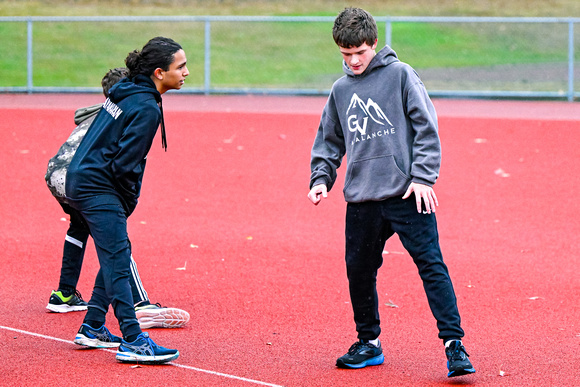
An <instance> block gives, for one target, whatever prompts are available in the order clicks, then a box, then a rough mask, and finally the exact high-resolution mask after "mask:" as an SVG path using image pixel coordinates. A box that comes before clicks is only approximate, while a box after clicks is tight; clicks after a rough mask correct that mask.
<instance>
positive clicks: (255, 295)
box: [0, 94, 580, 387]
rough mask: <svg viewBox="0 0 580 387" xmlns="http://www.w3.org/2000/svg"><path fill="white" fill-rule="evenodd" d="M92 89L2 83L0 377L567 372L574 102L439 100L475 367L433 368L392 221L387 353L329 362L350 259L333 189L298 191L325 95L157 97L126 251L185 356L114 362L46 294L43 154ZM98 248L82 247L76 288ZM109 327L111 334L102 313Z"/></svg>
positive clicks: (20, 380) (574, 225) (359, 379)
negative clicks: (182, 323) (355, 362)
mask: <svg viewBox="0 0 580 387" xmlns="http://www.w3.org/2000/svg"><path fill="white" fill-rule="evenodd" d="M100 101H101V97H100V96H98V95H43V94H40V95H0V163H1V165H2V173H1V174H0V197H1V198H2V200H0V214H1V215H2V222H0V262H1V268H2V270H1V271H0V310H1V313H0V343H1V344H0V348H1V353H2V359H1V360H0V373H1V375H2V379H1V382H0V384H2V385H6V386H32V385H39V384H42V385H43V386H46V387H49V386H78V385H84V386H108V385H118V386H131V385H165V386H251V385H283V386H371V385H384V386H442V385H449V384H451V385H480V386H574V385H580V373H579V372H578V370H579V369H580V306H579V305H580V304H579V303H578V297H579V295H580V279H579V278H580V277H579V275H578V273H579V272H580V262H579V254H578V251H580V239H579V238H578V234H579V232H580V221H579V220H578V216H577V213H578V211H579V209H580V205H579V201H578V192H580V179H579V178H578V166H579V161H578V160H580V158H579V156H580V151H579V147H578V144H579V143H580V104H578V103H567V102H513V101H468V100H444V99H443V100H435V101H434V103H435V106H436V108H437V110H438V114H439V126H440V135H441V140H442V147H443V164H442V169H441V177H440V179H439V181H438V182H437V184H436V185H435V191H436V193H437V196H438V198H439V202H440V206H439V208H438V209H437V216H438V223H439V232H440V239H441V246H442V249H443V255H444V259H445V261H446V263H447V265H448V266H449V269H450V273H451V278H452V280H453V282H454V286H455V290H456V293H457V296H458V302H459V310H460V313H461V315H462V324H463V327H464V329H465V331H466V337H465V339H464V344H465V345H466V348H467V350H468V352H469V353H470V355H471V360H472V362H473V364H474V366H475V368H476V369H477V373H476V374H474V375H470V376H463V377H458V378H454V379H448V378H447V377H446V374H447V369H446V359H445V355H444V352H443V346H442V344H441V342H440V341H439V340H438V339H437V330H436V325H435V321H434V319H433V317H432V316H431V314H430V311H429V309H428V305H427V301H426V297H425V295H424V292H423V289H422V284H421V282H420V280H419V276H418V274H417V270H416V268H415V267H414V265H413V263H412V260H411V259H410V257H409V256H408V254H407V253H406V252H405V250H404V249H403V248H402V246H401V244H400V242H399V241H398V239H397V238H396V237H394V238H392V240H390V241H389V242H387V245H386V247H385V253H384V264H383V267H382V268H381V270H380V271H379V278H378V291H379V296H380V300H381V304H380V312H381V320H382V321H381V325H382V330H383V333H382V334H381V337H380V338H381V341H382V343H383V348H384V352H385V363H384V364H383V365H381V366H377V367H368V368H365V369H362V370H341V369H337V368H336V367H335V360H336V358H337V357H339V356H341V355H342V354H344V353H345V352H346V350H347V349H348V347H349V346H350V345H351V344H352V343H353V342H354V341H355V340H356V333H355V330H354V323H353V321H352V310H351V305H350V303H349V296H348V286H347V280H346V274H345V267H344V257H343V255H344V213H345V203H344V199H343V197H342V192H341V187H342V185H343V183H344V169H341V170H340V175H339V181H338V182H337V185H336V188H335V189H334V190H333V191H331V192H330V194H329V198H328V199H327V200H326V201H324V202H323V203H321V204H320V205H319V206H318V207H315V206H313V205H312V204H310V202H309V201H308V200H307V198H306V194H307V192H308V179H309V174H310V172H309V160H310V148H311V146H312V142H313V139H314V134H315V131H316V129H317V127H318V120H319V115H320V112H321V110H322V107H323V106H324V102H325V99H324V98H316V97H306V98H297V97H264V96H236V97H229V96H183V95H177V94H168V95H167V96H166V97H165V98H164V110H165V120H166V126H167V138H168V151H167V152H163V151H162V148H161V140H160V138H159V137H157V138H156V139H155V142H154V143H153V148H152V150H151V152H150V154H149V158H148V164H147V170H146V173H145V178H144V181H143V190H142V194H141V199H140V203H139V205H138V206H137V210H136V211H135V213H134V214H133V215H132V216H131V217H130V219H129V235H130V237H131V241H132V246H133V255H134V256H135V259H136V261H137V263H138V265H139V270H140V273H141V279H142V280H143V282H144V284H145V287H146V288H147V290H148V292H149V296H150V297H151V300H152V301H153V302H160V303H162V304H163V305H167V306H174V307H179V308H183V309H185V310H187V311H188V312H189V313H190V314H191V321H190V323H189V324H188V325H187V326H186V327H185V328H182V329H151V330H150V331H149V332H150V334H151V336H152V338H153V339H154V340H155V341H156V342H157V343H158V344H161V345H164V346H167V347H170V348H177V349H179V350H180V352H181V356H180V357H179V358H178V359H177V360H176V361H175V362H173V363H171V364H168V365H164V366H138V367H132V366H131V365H126V364H120V363H117V362H116V361H115V359H114V352H113V353H111V352H110V351H105V350H87V349H81V348H80V347H78V346H76V345H74V344H73V343H72V340H73V338H74V335H75V333H76V331H77V329H78V328H79V326H80V324H81V322H82V319H83V315H84V312H76V313H68V314H53V313H47V312H46V309H45V306H46V303H47V302H48V298H49V295H50V291H51V290H52V289H55V287H56V286H57V285H58V276H59V270H60V256H61V251H62V244H63V239H64V235H65V232H66V229H67V225H68V223H67V220H66V219H65V214H64V213H62V211H61V210H60V207H59V206H58V204H57V202H56V201H55V200H54V199H53V198H52V197H51V195H50V193H49V191H48V189H47V188H46V186H45V183H44V179H43V177H44V172H45V169H46V165H47V162H48V159H49V158H50V157H51V156H52V155H53V154H54V153H55V152H56V150H57V149H58V147H59V146H60V144H61V143H62V142H63V141H64V140H65V139H66V138H67V136H68V134H69V133H70V132H71V131H72V129H73V128H74V124H73V113H74V110H75V109H76V108H78V107H82V106H87V105H91V104H93V103H97V102H100ZM97 270H98V263H97V259H96V255H95V252H94V246H93V245H92V242H91V243H89V246H88V248H87V255H86V258H85V265H84V267H83V272H82V274H81V278H80V282H79V290H80V291H81V293H82V294H83V296H84V298H85V299H88V298H90V294H91V289H92V284H93V281H94V277H95V275H96V273H97ZM107 325H108V327H109V328H110V329H111V331H112V332H113V333H116V334H119V329H118V324H117V322H116V320H115V318H114V316H113V315H112V312H110V313H109V316H108V320H107Z"/></svg>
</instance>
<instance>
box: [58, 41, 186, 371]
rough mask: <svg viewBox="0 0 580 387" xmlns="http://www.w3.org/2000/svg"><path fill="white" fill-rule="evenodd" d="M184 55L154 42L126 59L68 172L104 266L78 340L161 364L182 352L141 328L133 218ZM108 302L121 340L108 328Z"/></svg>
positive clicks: (70, 198)
mask: <svg viewBox="0 0 580 387" xmlns="http://www.w3.org/2000/svg"><path fill="white" fill-rule="evenodd" d="M186 62H187V60H186V57H185V53H184V51H183V49H182V48H181V46H180V45H179V44H177V43H176V42H174V41H173V40H171V39H168V38H163V37H157V38H153V39H151V40H150V41H149V42H148V43H147V44H146V45H145V46H144V47H143V49H142V50H141V51H133V52H131V53H129V55H128V56H127V58H126V59H125V63H126V66H127V68H128V69H129V76H128V77H127V78H124V79H123V80H121V81H120V82H119V83H117V84H116V85H115V86H114V87H113V88H112V89H111V90H110V91H109V98H108V99H107V100H106V101H105V103H104V104H103V108H102V109H101V111H100V112H99V114H98V115H97V117H96V118H95V120H94V121H93V124H92V125H91V127H90V128H89V130H88V131H87V134H86V135H85V138H84V139H83V141H82V142H81V144H80V146H79V148H78V150H77V151H76V153H75V155H74V157H73V159H72V161H71V163H70V166H69V169H68V171H67V174H66V183H65V192H66V201H67V202H68V203H70V205H71V207H73V208H74V209H76V210H77V211H79V212H80V213H81V215H82V217H83V220H84V221H85V222H86V224H87V226H88V228H89V230H90V233H91V236H92V237H93V240H94V243H95V248H96V250H97V255H98V257H99V264H100V266H101V268H100V270H99V272H98V274H97V278H96V280H95V286H94V289H93V294H92V297H91V299H90V301H89V305H88V311H87V314H86V316H85V319H84V322H83V324H82V325H81V328H80V329H79V332H78V333H77V336H76V338H75V343H77V344H79V345H85V346H90V347H119V349H118V351H117V360H119V361H139V362H149V363H162V362H168V361H171V360H174V359H176V358H177V357H178V356H179V352H178V351H177V350H174V349H167V348H163V347H160V346H158V345H156V344H155V343H154V342H153V341H152V340H151V339H150V338H149V336H148V334H147V333H143V332H142V331H141V328H140V327H139V322H138V321H137V318H136V316H135V309H134V306H133V298H132V295H131V287H130V284H129V275H130V261H131V243H130V241H129V237H128V234H127V218H128V217H129V215H131V213H132V212H133V211H134V210H135V206H136V205H137V200H138V198H139V194H140V191H141V181H142V179H143V172H144V169H145V163H146V158H147V154H148V152H149V149H150V148H151V144H152V142H153V138H154V137H155V134H156V132H157V128H158V127H159V124H161V136H162V143H163V146H164V147H165V148H166V149H167V144H166V141H165V126H164V122H163V109H162V105H161V94H163V93H165V92H166V91H167V90H171V89H180V88H181V86H182V85H183V83H184V80H185V77H187V76H188V75H189V72H188V70H187V66H186ZM109 305H112V307H113V311H114V313H115V317H116V318H117V320H118V321H119V325H120V328H121V332H122V334H123V339H121V338H119V337H116V336H114V335H112V334H111V333H110V332H109V331H108V330H107V328H106V327H105V326H104V323H105V317H106V313H107V310H108V308H109Z"/></svg>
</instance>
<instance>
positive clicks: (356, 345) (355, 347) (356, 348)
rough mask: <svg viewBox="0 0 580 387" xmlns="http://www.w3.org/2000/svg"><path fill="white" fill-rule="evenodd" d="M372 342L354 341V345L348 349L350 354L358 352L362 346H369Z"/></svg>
mask: <svg viewBox="0 0 580 387" xmlns="http://www.w3.org/2000/svg"><path fill="white" fill-rule="evenodd" d="M369 345H371V344H368V343H363V342H361V341H357V342H356V343H354V344H353V345H351V346H350V348H349V350H348V354H349V355H354V354H356V353H357V352H358V351H359V349H360V348H362V347H368V346H369Z"/></svg>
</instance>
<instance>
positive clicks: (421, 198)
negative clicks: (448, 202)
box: [403, 183, 439, 214]
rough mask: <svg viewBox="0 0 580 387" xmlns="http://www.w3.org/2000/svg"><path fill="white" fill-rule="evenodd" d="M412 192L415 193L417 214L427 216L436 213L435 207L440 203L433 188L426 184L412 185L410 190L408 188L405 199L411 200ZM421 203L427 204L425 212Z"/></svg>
mask: <svg viewBox="0 0 580 387" xmlns="http://www.w3.org/2000/svg"><path fill="white" fill-rule="evenodd" d="M412 192H415V200H416V202H417V212H419V213H421V212H423V213H426V214H430V213H431V212H435V207H437V206H438V205H439V202H438V201H437V195H435V191H434V190H433V187H430V186H428V185H425V184H419V183H411V184H410V185H409V188H407V192H405V195H404V196H403V199H407V198H409V197H410V196H411V193H412ZM421 202H423V203H425V211H422V208H421Z"/></svg>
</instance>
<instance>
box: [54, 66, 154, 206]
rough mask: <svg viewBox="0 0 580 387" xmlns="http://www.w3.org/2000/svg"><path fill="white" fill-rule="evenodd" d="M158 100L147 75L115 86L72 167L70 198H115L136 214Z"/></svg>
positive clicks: (68, 180) (104, 201)
mask: <svg viewBox="0 0 580 387" xmlns="http://www.w3.org/2000/svg"><path fill="white" fill-rule="evenodd" d="M160 102H161V94H159V92H158V91H157V89H156V88H155V84H154V83H153V81H152V80H151V79H150V78H149V77H146V76H142V75H138V76H136V77H135V78H133V79H129V78H124V79H122V80H121V81H119V83H117V84H116V85H115V86H113V87H112V88H111V90H110V91H109V98H108V99H107V100H106V101H105V103H104V104H103V108H102V109H101V111H100V112H99V114H98V115H97V117H96V118H95V120H94V121H93V123H92V125H91V127H90V128H89V130H88V131H87V134H86V135H85V137H84V139H83V140H82V142H81V144H80V145H79V148H78V150H77V151H76V153H75V155H74V157H73V159H72V161H71V163H70V166H69V168H68V171H67V175H66V189H65V190H66V198H67V200H70V201H73V202H74V201H78V202H81V201H84V200H91V202H92V203H93V204H115V203H118V200H117V201H115V198H114V197H116V198H118V199H120V200H121V203H122V204H123V207H124V208H125V211H126V212H127V214H128V215H129V214H131V213H132V212H133V210H134V209H135V206H136V205H137V199H138V198H139V194H140V191H141V181H142V179H143V172H144V169H145V163H146V157H147V154H148V153H149V149H150V148H151V144H152V142H153V138H154V137H155V133H156V132H157V128H158V127H159V124H160V122H161V119H162V117H161V110H160V108H159V105H158V103H160ZM112 196H113V198H112Z"/></svg>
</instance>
